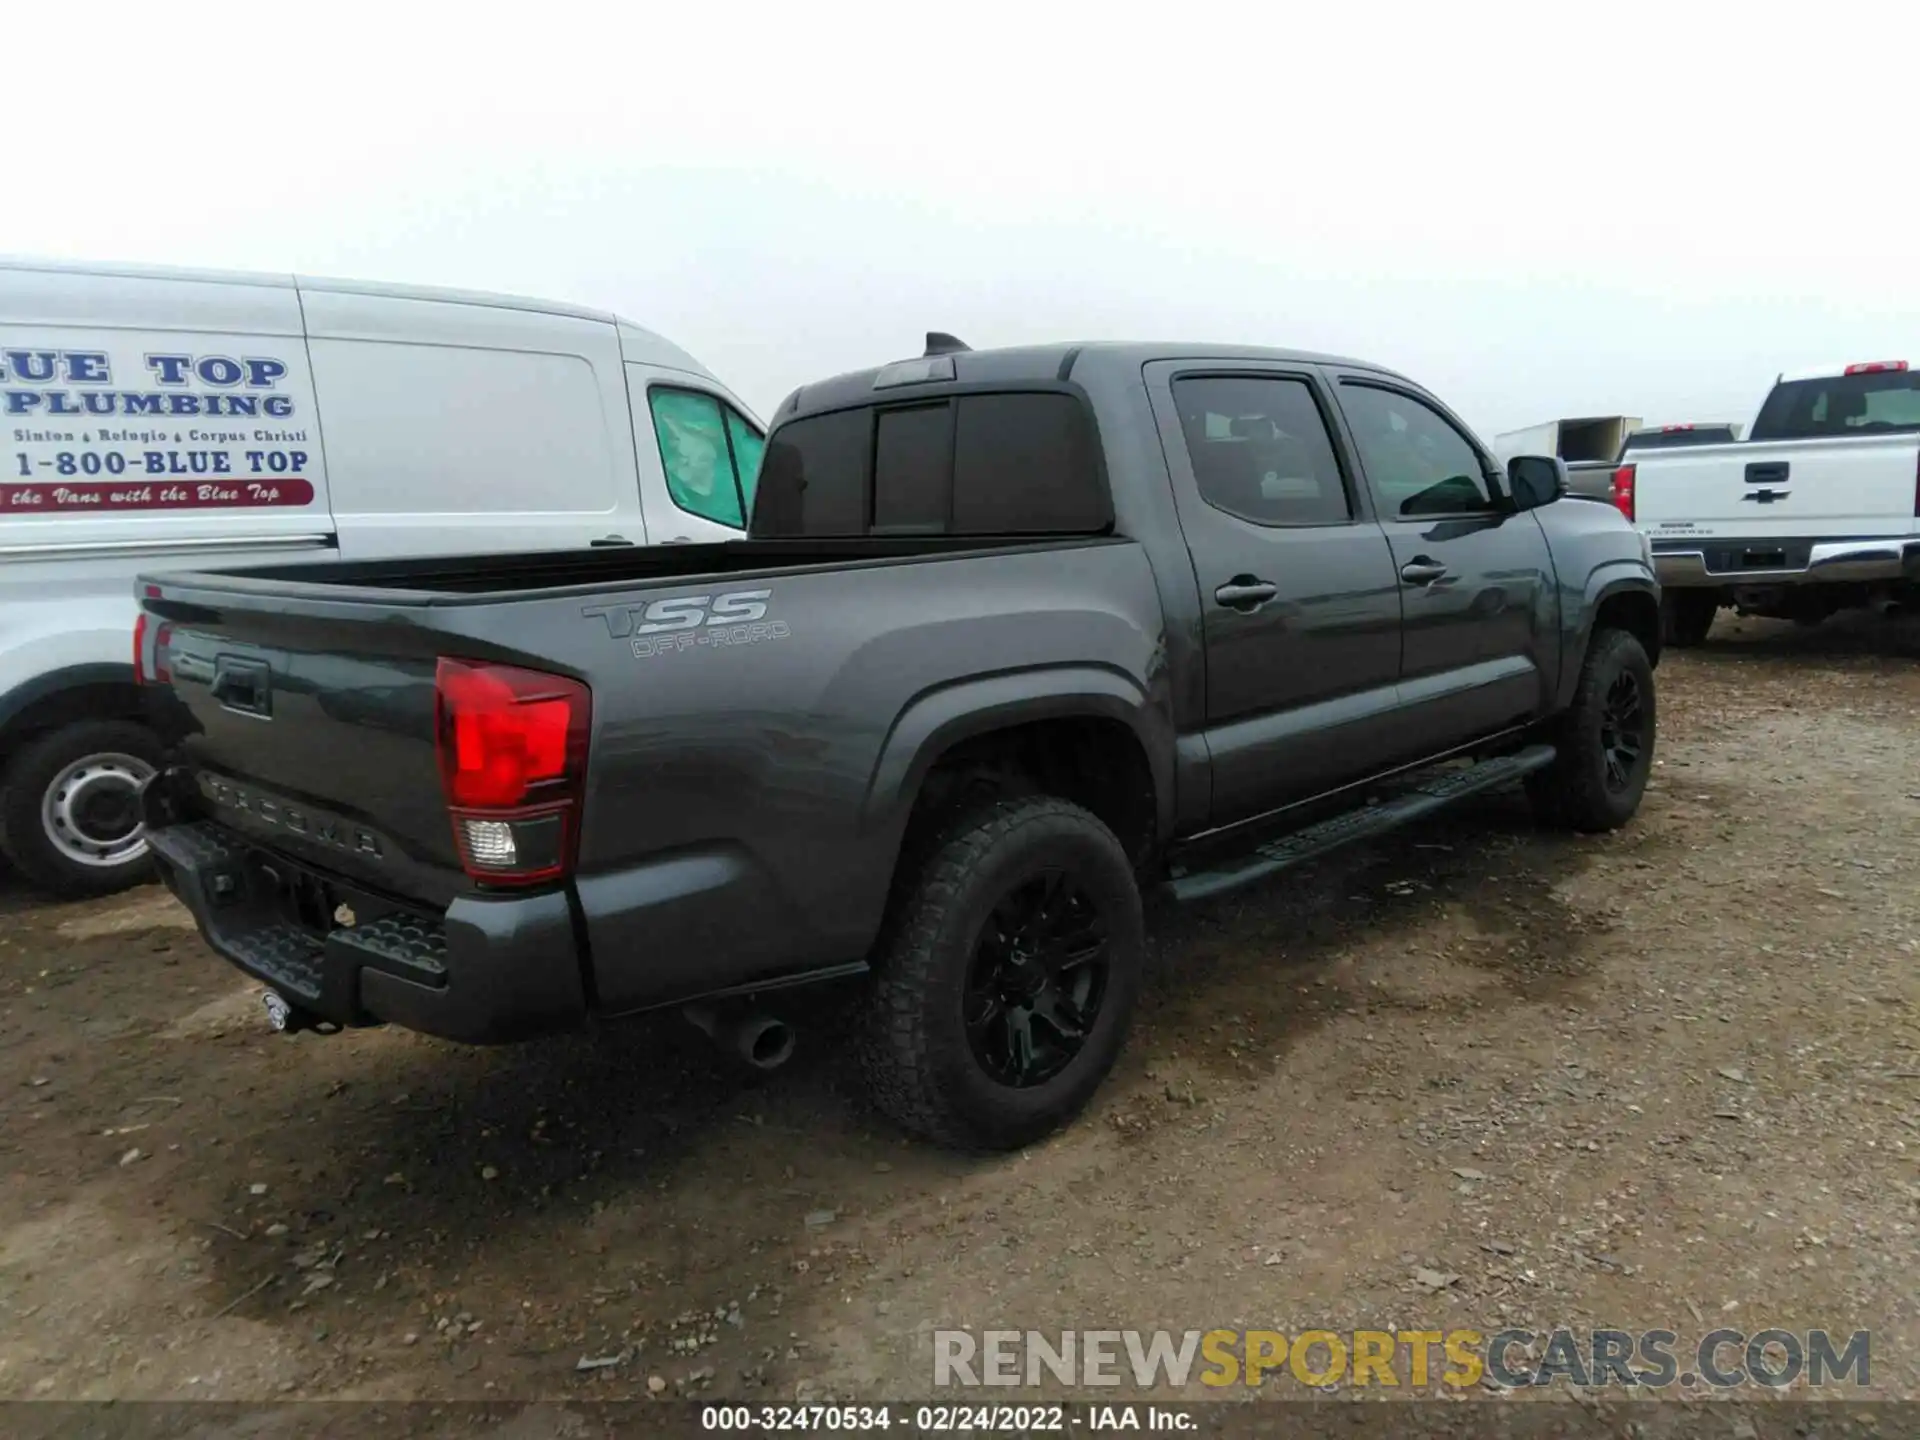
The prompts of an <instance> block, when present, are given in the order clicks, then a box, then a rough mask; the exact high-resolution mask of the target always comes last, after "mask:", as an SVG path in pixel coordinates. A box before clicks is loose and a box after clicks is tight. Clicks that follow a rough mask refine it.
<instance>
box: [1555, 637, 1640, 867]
mask: <svg viewBox="0 0 1920 1440" xmlns="http://www.w3.org/2000/svg"><path fill="white" fill-rule="evenodd" d="M1657 721H1658V715H1657V712H1656V709H1655V705H1654V692H1653V666H1652V664H1651V663H1650V662H1649V661H1648V659H1647V652H1646V651H1645V650H1644V649H1643V648H1642V647H1641V645H1640V642H1639V640H1638V639H1636V638H1635V637H1634V636H1632V635H1630V634H1629V633H1627V632H1626V631H1625V630H1600V631H1597V632H1595V634H1594V636H1593V638H1592V640H1591V641H1589V642H1588V645H1587V655H1586V659H1585V661H1584V662H1583V663H1582V665H1581V667H1580V680H1579V684H1578V685H1577V686H1576V687H1575V689H1574V695H1573V704H1572V705H1571V706H1569V707H1568V709H1567V712H1566V714H1564V715H1562V716H1561V717H1560V723H1559V733H1558V734H1557V735H1556V737H1555V745H1556V747H1557V749H1558V752H1559V753H1558V755H1557V756H1556V757H1555V759H1554V762H1553V764H1551V765H1549V766H1548V767H1547V768H1546V769H1544V770H1537V771H1535V772H1534V773H1533V774H1532V775H1530V776H1528V777H1527V795H1528V798H1529V799H1530V800H1532V802H1533V807H1534V811H1535V813H1536V814H1537V815H1538V816H1539V817H1540V819H1541V820H1542V821H1544V822H1546V823H1548V824H1552V825H1559V826H1564V827H1566V828H1567V829H1570V830H1583V831H1587V832H1589V833H1592V832H1596V831H1601V830H1615V829H1618V828H1619V827H1620V826H1622V825H1624V824H1626V823H1627V821H1629V820H1631V819H1632V818H1633V815H1634V812H1635V811H1636V810H1638V809H1639V808H1640V797H1641V795H1642V794H1644V793H1645V792H1646V788H1647V777H1648V776H1649V775H1650V774H1651V773H1652V771H1653V742H1654V736H1655V733H1656V730H1657V728H1658V727H1657Z"/></svg>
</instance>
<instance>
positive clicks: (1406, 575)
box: [1400, 555, 1447, 585]
mask: <svg viewBox="0 0 1920 1440" xmlns="http://www.w3.org/2000/svg"><path fill="white" fill-rule="evenodd" d="M1446 573H1447V567H1446V566H1444V565H1436V564H1434V562H1433V561H1431V560H1429V559H1427V558H1426V557H1425V556H1424V555H1423V556H1421V557H1419V558H1418V559H1414V560H1409V561H1408V562H1407V563H1406V564H1404V565H1402V566H1401V567H1400V578H1401V579H1402V580H1404V581H1406V582H1407V584H1409V585H1431V584H1432V583H1433V582H1434V581H1436V580H1438V579H1439V578H1440V577H1441V576H1443V575H1445V574H1446Z"/></svg>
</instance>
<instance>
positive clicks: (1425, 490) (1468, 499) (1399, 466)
mask: <svg viewBox="0 0 1920 1440" xmlns="http://www.w3.org/2000/svg"><path fill="white" fill-rule="evenodd" d="M1340 408H1341V409H1342V410H1343V411H1345V412H1346V416H1347V424H1348V425H1349V426H1350V427H1351V428H1352V430H1353V443H1354V446H1355V448H1356V449H1358V450H1359V452H1360V463H1361V464H1362V465H1363V466H1365V467H1366V472H1367V484H1368V485H1369V486H1371V487H1372V489H1373V496H1374V500H1375V502H1376V503H1377V504H1378V505H1379V507H1380V515H1381V518H1382V519H1390V520H1391V519H1399V520H1414V519H1420V518H1422V517H1425V516H1429V515H1477V514H1483V513H1485V512H1486V511H1488V510H1491V509H1492V508H1493V496H1492V494H1491V492H1490V491H1489V490H1488V489H1487V477H1486V474H1485V473H1484V471H1483V470H1482V468H1481V462H1480V453H1479V451H1477V450H1475V449H1474V447H1473V446H1472V444H1471V443H1469V442H1468V440H1467V437H1466V436H1464V435H1462V434H1461V433H1460V431H1459V430H1458V429H1456V428H1455V427H1454V425H1453V423H1452V422H1451V421H1450V420H1448V419H1447V418H1446V417H1445V416H1443V415H1442V414H1441V413H1440V412H1439V411H1438V410H1435V409H1434V408H1433V407H1432V406H1431V405H1428V404H1425V403H1423V402H1422V401H1419V400H1415V399H1414V398H1413V397H1412V396H1410V395H1402V394H1399V393H1398V392H1396V391H1392V390H1381V389H1379V388H1377V387H1375V386H1372V385H1356V384H1352V383H1347V384H1343V385H1342V386H1341V387H1340Z"/></svg>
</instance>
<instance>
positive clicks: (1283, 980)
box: [0, 617, 1920, 1433]
mask: <svg viewBox="0 0 1920 1440" xmlns="http://www.w3.org/2000/svg"><path fill="white" fill-rule="evenodd" d="M1916 658H1920V625H1916V624H1915V623H1914V622H1911V621H1907V622H1892V621H1887V620H1882V619H1879V618H1876V617H1852V618H1850V619H1849V618H1845V617H1843V618H1842V619H1841V620H1836V621H1834V622H1831V623H1830V624H1829V625H1827V626H1825V627H1822V628H1820V629H1818V630H1797V629H1793V628H1791V627H1784V626H1777V625H1772V624H1767V623H1763V622H1739V623H1735V622H1730V621H1726V620H1723V622H1722V624H1721V626H1720V628H1719V629H1718V630H1717V631H1716V632H1715V636H1714V639H1713V640H1712V642H1711V643H1710V644H1709V645H1708V646H1706V647H1705V648H1703V649H1701V650H1698V651H1694V652H1688V653H1685V654H1676V655H1673V656H1671V657H1669V660H1668V662H1667V663H1665V664H1663V665H1662V667H1661V670H1660V681H1661V686H1662V690H1661V708H1662V716H1661V719H1662V735H1661V742H1660V750H1659V755H1660V765H1659V768H1658V769H1657V771H1656V772H1655V780H1654V782H1653V786H1652V789H1651V790H1650V792H1649V796H1648V799H1647V803H1646V806H1645V808H1644V810H1643V811H1642V813H1641V816H1640V818H1639V819H1638V820H1637V821H1636V823H1634V824H1633V825H1632V826H1630V827H1629V828H1627V829H1626V830H1624V831H1622V832H1620V833H1618V834H1615V835H1612V836H1608V837H1604V838H1600V839H1566V838H1560V837H1555V836H1550V835H1544V834H1542V833H1540V832H1537V831H1535V830H1534V829H1533V828H1531V826H1530V825H1529V823H1528V820H1527V817H1526V813H1525V809H1524V806H1523V805H1522V804H1521V803H1520V802H1519V800H1518V799H1517V798H1516V797H1513V796H1495V797H1492V798H1489V799H1487V800H1484V801H1482V802H1480V803H1477V804H1474V805H1472V806H1471V807H1469V808H1464V809H1462V810H1460V811H1459V812H1457V813H1456V814H1454V815H1451V816H1449V817H1446V818H1445V819H1443V820H1441V821H1439V822H1437V823H1433V824H1429V825H1426V826H1423V827H1421V828H1418V829H1416V830H1412V831H1409V832H1406V833H1405V834H1403V835H1401V836H1399V837H1396V838H1395V839H1394V840H1392V841H1391V842H1388V843H1383V844H1380V845H1375V846H1371V847H1367V848H1362V849H1357V850H1353V851H1351V852H1348V853H1346V854H1343V855H1341V856H1339V857H1337V858H1336V859H1334V860H1331V861H1329V862H1326V863H1323V864H1320V865H1318V866H1315V867H1313V868H1312V869H1310V870H1307V871H1303V872H1300V873H1298V874H1295V875H1293V876H1291V877H1288V878H1284V879H1282V880H1280V881H1277V882H1275V883H1273V884H1270V885H1268V886H1266V887H1264V888H1261V889H1257V890H1255V891H1252V892H1245V893H1243V894H1242V895H1240V896H1238V897H1236V898H1235V899H1233V900H1232V901H1230V902H1223V903H1220V904H1216V905H1213V906H1211V907H1206V908H1200V909H1194V910H1188V911H1183V912H1174V913H1168V914H1163V915H1159V916H1157V917H1156V918H1155V921H1154V937H1155V949H1156V972H1155V977H1154V981H1153V984H1152V985H1151V987H1150V990H1149V993H1148V995H1147V997H1146V999H1145V1001H1144V1002H1143V1005H1142V1009H1141V1013H1140V1016H1139V1021H1138V1024H1137V1027H1136V1029H1135V1033H1134V1037H1133V1040H1132V1042H1131V1044H1130V1045H1129V1047H1128V1050H1127V1053H1126V1055H1125V1057H1124V1058H1123V1060H1122V1063H1121V1067H1120V1069H1119V1071H1118V1073H1117V1074H1116V1075H1115V1077H1114V1079H1113V1080H1112V1082H1111V1083H1110V1084H1109V1085H1108V1086H1107V1088H1106V1089H1105V1090H1104V1091H1103V1092H1102V1094H1101V1096H1100V1097H1099V1099H1098V1100H1097V1101H1096V1102H1095V1105H1094V1106H1093V1108H1092V1109H1091V1110H1090V1111H1089V1113H1088V1114H1087V1115H1086V1116H1085V1117H1084V1118H1083V1119H1082V1120H1081V1121H1080V1123H1079V1124H1077V1125H1076V1126H1074V1127H1073V1128H1072V1129H1071V1130H1070V1131H1068V1132H1067V1133H1065V1134H1063V1135H1061V1136H1059V1137H1058V1138H1056V1139H1055V1140H1053V1141H1051V1142H1049V1143H1047V1144H1045V1145H1042V1146H1040V1147H1038V1148H1036V1149H1034V1150H1032V1151H1030V1152H1027V1153H1025V1154H1021V1155H1017V1156H1011V1157H1003V1158H995V1159H984V1160H983V1159H968V1158H958V1157H954V1156H950V1155H946V1154H942V1153H939V1152H935V1151H932V1150H929V1149H926V1148H922V1147H918V1146H914V1145H909V1144H905V1143H903V1142H902V1141H901V1140H899V1139H898V1138H897V1137H896V1136H894V1135H892V1134H890V1133H889V1132H887V1131H886V1130H885V1129H884V1128H883V1127H882V1126H881V1125H880V1124H879V1123H878V1122H876V1121H874V1120H873V1119H872V1118H871V1117H870V1116H869V1115H868V1114H867V1113H866V1112H865V1111H863V1110H862V1109H861V1107H860V1106H859V1104H858V1102H857V1100H856V1099H855V1098H854V1086H853V1083H852V1077H851V1074H850V1072H849V1069H848V1067H847V1066H846V1065H845V1064H844V1063H843V1061H842V1059H841V1057H840V1055H839V1054H838V1040H837V1035H836V1031H835V1027H834V1024H833V1018H832V1017H833V1011H834V1008H835V1001H836V1000H837V999H838V998H839V997H838V996H834V995H821V996H817V997H815V998H814V1000H813V1001H812V1003H811V1005H810V1013H808V1014H805V1015H803V1016H802V1017H801V1019H802V1020H803V1021H804V1022H807V1023H808V1024H809V1027H810V1028H808V1029H807V1030H806V1031H805V1032H804V1039H803V1047H802V1053H801V1056H800V1058H799V1059H798V1060H797V1061H796V1062H795V1063H794V1065H793V1066H791V1067H789V1068H788V1069H787V1070H786V1071H784V1072H782V1073H781V1074H780V1075H778V1076H777V1077H774V1078H773V1079H771V1080H768V1081H763V1082H760V1083H758V1084H753V1083H749V1082H746V1081H743V1080H742V1079H741V1078H740V1077H738V1076H736V1075H734V1074H732V1073H730V1072H728V1071H727V1070H725V1069H724V1068H723V1067H722V1066H721V1065H720V1064H719V1063H718V1062H717V1061H716V1060H714V1059H713V1058H712V1057H711V1056H709V1054H708V1053H707V1051H706V1049H705V1048H704V1042H703V1041H701V1040H700V1039H699V1038H698V1037H697V1036H694V1035H693V1034H692V1033H691V1032H687V1031H684V1030H683V1029H682V1028H681V1027H680V1026H679V1025H678V1024H677V1022H673V1023H660V1024H648V1025H641V1026H631V1027H622V1028H619V1029H616V1030H610V1031H608V1032H606V1033H603V1034H600V1035H597V1036H594V1037H590V1038H581V1039H570V1040H564V1041H556V1042H551V1043H542V1044H538V1045H531V1046H525V1047H517V1048H511V1049H502V1050H464V1049H460V1048H457V1047H454V1046H451V1045H445V1044H441V1043H438V1042H435V1041H431V1040H426V1039H422V1038H419V1037H416V1036H410V1035H406V1034H401V1033H389V1032H381V1031H370V1032H360V1033H354V1034H348V1035H344V1036H338V1037H331V1038H327V1037H316V1036H313V1035H302V1036H298V1037H294V1038H291V1039H283V1038H277V1037H274V1036H271V1035H269V1034H268V1033H266V1032H265V1029H264V1025H263V1023H262V1022H261V1020H260V1018H259V1015H258V1006H257V1000H256V999H255V996H254V992H253V991H252V989H250V988H249V987H247V986H245V985H243V984H242V983H240V982H239V980H238V978H237V977H236V976H235V975H234V974H233V972H231V971H230V970H228V969H227V968H226V967H224V966H223V965H222V964H220V963H219V962H218V961H216V960H215V959H214V958H213V957H211V956H210V955H209V954H208V953H207V952H206V951H205V950H204V949H203V947H202V946H201V945H200V943H199V941H198V938H197V937H196V936H195V934H194V932H193V930H192V929H191V927H190V926H189V925H188V924H187V923H186V921H185V918H184V915H183V913H182V912H181V911H179V910H178V909H177V907H175V906H174V905H173V904H172V902H171V901H170V900H169V899H168V898H167V897H166V896H165V895H164V894H163V893H162V892H160V891H159V890H157V889H155V888H147V889H144V890H141V891H138V892H135V893H133V894H130V895H126V896H121V897H118V898H116V899H113V900H110V901H105V902H99V903H94V904H90V905H84V906H51V905H46V904H40V903H35V902H33V901H32V900H31V899H30V898H28V897H27V896H25V895H24V894H22V893H20V892H19V891H18V890H17V889H14V888H8V889H6V890H5V891H4V893H3V894H0V1398H15V1399H22V1398H43V1399H107V1398H118V1399H135V1398H150V1399H163V1398H164V1399H197V1398H225V1399H236V1400H250V1401H252V1400H271V1399H275V1398H277V1397H284V1396H293V1397H309V1398H315V1397H325V1398H334V1399H353V1398H360V1399H381V1400H397V1399H400V1398H404V1397H431V1398H448V1399H451V1398H472V1399H509V1398H512V1399H528V1398H536V1397H538V1398H545V1399H552V1400H564V1401H572V1402H582V1401H588V1400H599V1399H615V1398H621V1397H628V1396H641V1397H645V1396H648V1395H649V1394H655V1395H660V1396H663V1397H668V1398H671V1397H673V1396H677V1395H685V1394H699V1395H707V1396H720V1397H739V1398H744V1399H750V1400H755V1401H787V1400H791V1399H793V1398H795V1397H796V1396H799V1397H802V1398H810V1399H820V1398H827V1397H834V1398H845V1399H878V1398H895V1399H898V1398H903V1397H918V1396H927V1395H929V1394H931V1393H932V1388H931V1331H932V1330H933V1329H935V1328H938V1327H947V1326H967V1327H973V1328H975V1329H976V1330H978V1329H984V1328H989V1327H994V1326H1008V1327H1016V1328H1030V1329H1037V1330H1041V1331H1055V1330H1059V1329H1062V1328H1068V1327H1111V1328H1128V1327H1142V1328H1156V1327H1169V1328H1174V1329H1188V1328H1195V1329H1208V1328H1213V1327H1233V1326H1261V1327H1272V1328H1276V1329H1279V1330H1282V1331H1285V1332H1288V1333H1296V1332H1298V1331H1299V1330H1301V1329H1303V1328H1310V1327H1313V1328H1326V1329H1333V1330H1341V1329H1346V1328H1353V1327H1360V1328H1391V1327H1393V1326H1399V1327H1401V1328H1432V1329H1447V1328H1452V1327H1457V1326H1471V1327H1473V1328H1477V1329H1480V1330H1483V1331H1488V1332H1491V1331H1493V1330H1495V1329H1498V1328H1501V1327H1503V1326H1506V1325H1514V1326H1517V1327H1521V1328H1527V1329H1532V1330H1536V1331H1545V1330H1548V1329H1550V1328H1551V1327H1553V1326H1554V1325H1560V1324H1565V1325H1574V1326H1599V1325H1612V1326H1619V1327H1622V1328H1627V1329H1642V1328H1666V1329H1671V1330H1674V1331H1676V1332H1679V1333H1680V1334H1681V1335H1683V1336H1698V1335H1699V1334H1701V1333H1704V1332H1705V1331H1706V1330H1709V1329H1712V1328H1714V1327H1716V1326H1718V1325H1722V1324H1725V1325H1729V1326H1732V1327H1735V1328H1739V1329H1742V1330H1745V1331H1747V1332H1749V1333H1751V1332H1754V1331H1757V1330H1760V1329H1762V1328H1766V1327H1769V1326H1778V1327H1781V1328H1786V1329H1790V1330H1792V1329H1802V1330H1804V1329H1806V1328H1809V1327H1815V1326H1820V1327H1825V1328H1827V1329H1829V1330H1837V1331H1841V1332H1850V1331H1852V1330H1855V1329H1870V1330H1871V1331H1872V1332H1873V1341H1872V1381H1873V1386H1872V1393H1874V1394H1876V1395H1878V1396H1882V1397H1900V1398H1910V1399H1911V1398H1920V1285H1916V1281H1915V1276H1916V1275H1920V1234H1917V1222H1920V1170H1917V1169H1916V1165H1915V1160H1916V1158H1917V1157H1920V979H1917V978H1916V975H1917V964H1916V951H1917V949H1920V892H1917V891H1916V887H1915V876H1916V873H1920V720H1917V719H1916V709H1917V708H1920V666H1916V665H1915V663H1914V662H1915V660H1916ZM1270 1389H1273V1390H1276V1391H1288V1390H1290V1391H1291V1393H1292V1394H1293V1395H1294V1396H1295V1397H1297V1396H1298V1395H1299V1394H1300V1393H1301V1392H1300V1390H1299V1387H1297V1386H1295V1385H1294V1384H1293V1382H1292V1381H1291V1380H1281V1381H1275V1382H1273V1383H1272V1385H1271V1386H1270ZM1202 1393H1203V1392H1202V1391H1201V1390H1200V1387H1198V1386H1194V1387H1193V1388H1192V1394H1193V1395H1194V1396H1199V1395H1201V1394H1202ZM1400 1393H1403V1394H1404V1393H1405V1392H1404V1391H1402V1392H1400ZM1476 1393H1477V1394H1478V1395H1480V1396H1486V1397H1491V1395H1492V1394H1493V1392H1492V1391H1490V1390H1487V1389H1484V1388H1483V1389H1481V1390H1479V1391H1478V1392H1476ZM1557 1393H1559V1394H1561V1395H1565V1394H1566V1393H1568V1392H1567V1390H1566V1389H1564V1388H1562V1389H1560V1390H1558V1391H1557ZM1735 1433H1740V1432H1739V1431H1737V1430H1736V1431H1735Z"/></svg>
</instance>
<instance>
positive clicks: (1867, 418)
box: [1748, 369, 1920, 440]
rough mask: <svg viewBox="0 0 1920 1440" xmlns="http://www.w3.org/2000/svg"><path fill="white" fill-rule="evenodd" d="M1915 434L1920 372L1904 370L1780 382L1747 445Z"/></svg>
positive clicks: (1918, 425)
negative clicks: (1913, 432) (1760, 441)
mask: <svg viewBox="0 0 1920 1440" xmlns="http://www.w3.org/2000/svg"><path fill="white" fill-rule="evenodd" d="M1916 430H1920V373H1916V372H1914V371H1912V370H1908V369H1897V370H1895V369H1886V370H1869V371H1863V372H1862V373H1860V374H1856V375H1831V376H1822V377H1820V378H1817V379H1812V380H1786V381H1782V382H1781V383H1780V384H1778V385H1776V386H1774V387H1773V390H1772V392H1771V393H1770V394H1769V395H1768V396H1767V399H1766V403H1765V404H1764V405H1762V406H1761V407H1760V414H1759V417H1758V418H1757V419H1755V421H1754V422H1753V431H1752V433H1751V434H1750V435H1749V436H1748V438H1749V439H1751V440H1819V439H1844V438H1845V437H1847V436H1849V435H1891V434H1898V433H1900V432H1903V431H1916Z"/></svg>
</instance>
